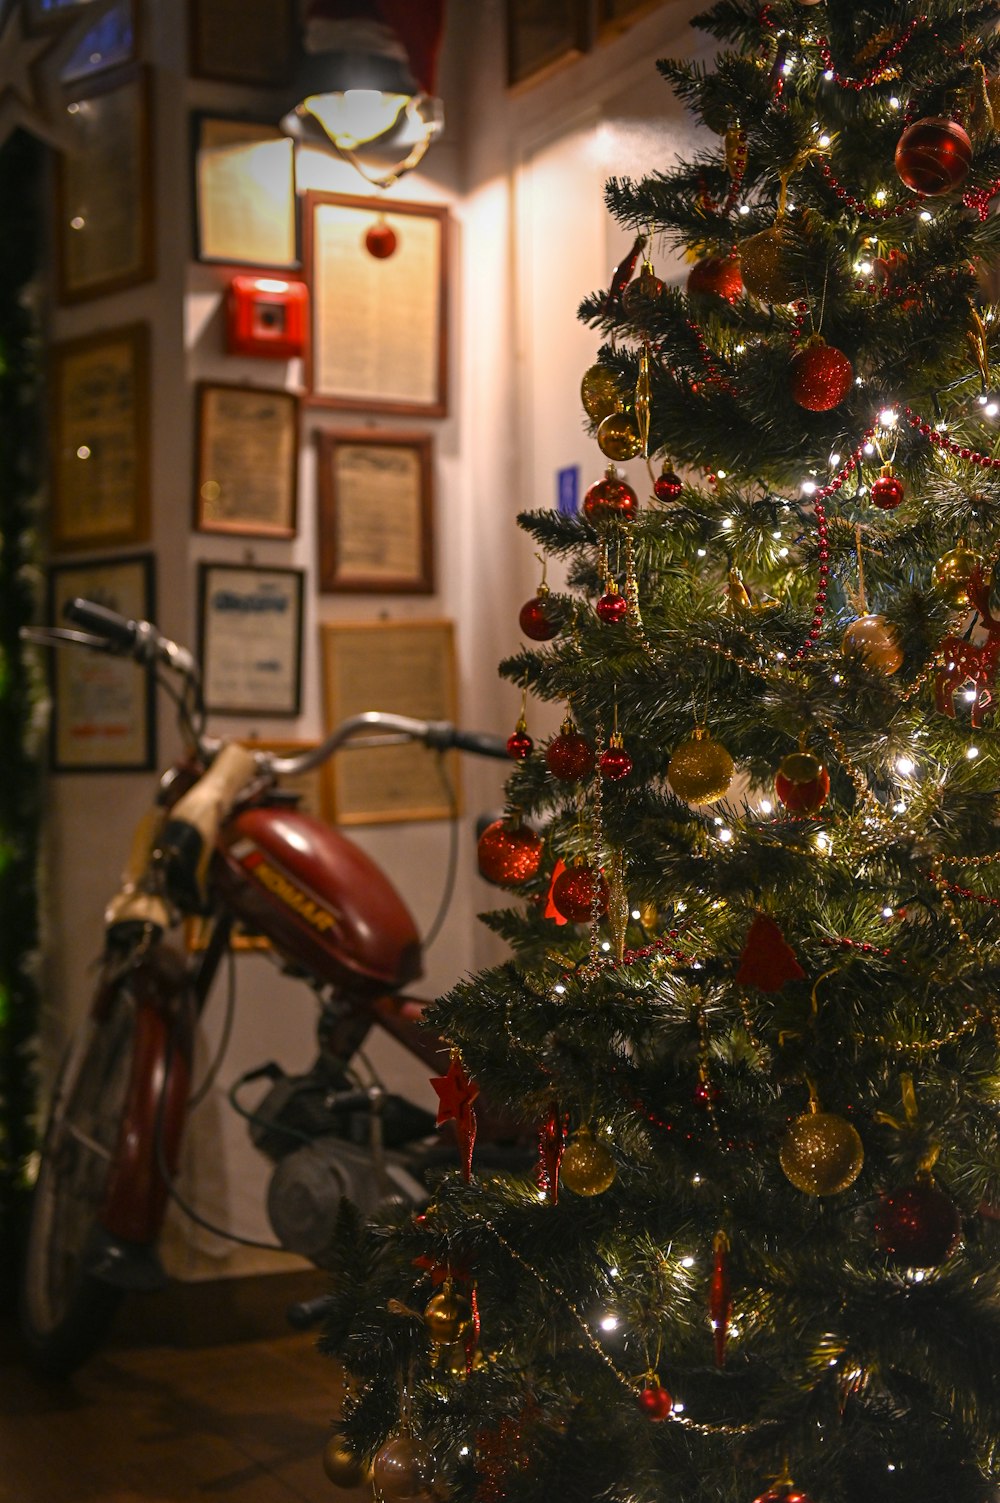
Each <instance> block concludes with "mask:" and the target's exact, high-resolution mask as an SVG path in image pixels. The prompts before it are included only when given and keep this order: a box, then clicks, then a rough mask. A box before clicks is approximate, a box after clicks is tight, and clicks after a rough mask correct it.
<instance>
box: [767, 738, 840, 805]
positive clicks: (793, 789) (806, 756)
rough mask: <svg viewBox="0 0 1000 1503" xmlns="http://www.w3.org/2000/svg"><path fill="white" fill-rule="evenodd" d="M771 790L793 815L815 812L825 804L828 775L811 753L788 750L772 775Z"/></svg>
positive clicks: (828, 786) (827, 791) (817, 758)
mask: <svg viewBox="0 0 1000 1503" xmlns="http://www.w3.org/2000/svg"><path fill="white" fill-rule="evenodd" d="M774 791H775V793H776V794H777V795H778V799H779V800H780V802H781V803H782V804H784V806H785V808H786V809H788V810H789V812H790V813H792V814H815V812H816V810H817V809H821V808H822V807H823V805H824V804H825V803H826V800H827V796H828V794H829V792H830V774H829V773H828V772H827V770H826V768H825V767H824V766H823V764H822V762H821V761H820V760H819V757H814V756H813V754H812V752H807V751H797V752H790V753H789V754H788V756H787V757H782V759H781V762H780V763H779V765H778V770H777V772H776V773H775V775H774Z"/></svg>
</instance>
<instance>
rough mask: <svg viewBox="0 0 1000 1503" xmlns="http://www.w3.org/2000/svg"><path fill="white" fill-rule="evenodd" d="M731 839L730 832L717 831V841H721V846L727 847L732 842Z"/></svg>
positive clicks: (731, 833) (731, 834)
mask: <svg viewBox="0 0 1000 1503" xmlns="http://www.w3.org/2000/svg"><path fill="white" fill-rule="evenodd" d="M732 838H733V832H732V830H720V831H719V839H720V840H721V841H722V844H723V845H728V844H729V842H730V841H731V840H732Z"/></svg>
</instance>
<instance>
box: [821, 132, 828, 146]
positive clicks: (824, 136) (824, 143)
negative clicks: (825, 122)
mask: <svg viewBox="0 0 1000 1503" xmlns="http://www.w3.org/2000/svg"><path fill="white" fill-rule="evenodd" d="M819 144H820V145H821V146H829V144H830V137H829V136H828V135H827V133H826V131H824V132H823V134H822V135H821V136H820V138H819Z"/></svg>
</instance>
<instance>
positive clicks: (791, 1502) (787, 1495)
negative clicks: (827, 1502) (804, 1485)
mask: <svg viewBox="0 0 1000 1503" xmlns="http://www.w3.org/2000/svg"><path fill="white" fill-rule="evenodd" d="M753 1503H812V1499H811V1498H810V1496H809V1494H808V1493H803V1492H800V1491H799V1489H798V1488H797V1487H795V1486H794V1484H793V1486H791V1487H782V1486H781V1485H780V1484H779V1485H778V1486H777V1487H769V1488H768V1490H767V1492H766V1493H761V1495H760V1497H759V1498H754V1500H753Z"/></svg>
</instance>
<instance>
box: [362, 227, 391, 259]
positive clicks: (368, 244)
mask: <svg viewBox="0 0 1000 1503" xmlns="http://www.w3.org/2000/svg"><path fill="white" fill-rule="evenodd" d="M398 243H399V242H398V241H397V239H396V232H395V230H394V229H393V228H392V226H391V225H388V224H385V223H379V224H373V225H372V227H371V229H370V230H369V231H368V233H367V235H366V236H365V250H366V251H367V252H368V254H369V255H370V256H374V257H375V259H376V261H388V259H389V257H390V256H391V255H392V253H393V251H394V250H395V249H396V246H397V244H398Z"/></svg>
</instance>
